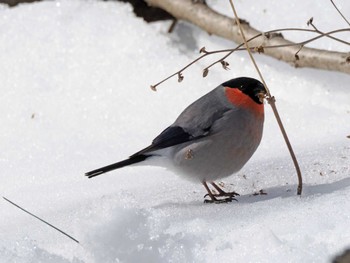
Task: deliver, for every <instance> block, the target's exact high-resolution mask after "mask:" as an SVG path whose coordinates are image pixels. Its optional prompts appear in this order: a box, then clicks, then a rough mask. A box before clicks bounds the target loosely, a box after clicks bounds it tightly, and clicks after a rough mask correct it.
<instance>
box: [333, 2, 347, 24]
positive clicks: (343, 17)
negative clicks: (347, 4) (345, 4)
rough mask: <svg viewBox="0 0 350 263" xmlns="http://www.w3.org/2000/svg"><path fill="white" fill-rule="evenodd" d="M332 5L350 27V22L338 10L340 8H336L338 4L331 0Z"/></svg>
mask: <svg viewBox="0 0 350 263" xmlns="http://www.w3.org/2000/svg"><path fill="white" fill-rule="evenodd" d="M331 3H332V5H333V6H334V8H335V9H337V11H338V13H339V14H340V15H341V17H342V18H343V19H344V20H345V22H346V23H348V25H349V26H350V23H349V21H348V20H347V19H346V17H345V16H344V15H343V14H342V12H340V10H339V9H338V7H337V6H336V4H335V3H334V2H333V0H331Z"/></svg>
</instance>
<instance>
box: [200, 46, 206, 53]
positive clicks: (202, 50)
mask: <svg viewBox="0 0 350 263" xmlns="http://www.w3.org/2000/svg"><path fill="white" fill-rule="evenodd" d="M199 53H204V54H207V53H208V52H207V51H206V50H205V47H202V48H201V49H200V50H199Z"/></svg>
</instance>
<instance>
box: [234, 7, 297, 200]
mask: <svg viewBox="0 0 350 263" xmlns="http://www.w3.org/2000/svg"><path fill="white" fill-rule="evenodd" d="M230 4H231V8H232V10H233V13H234V14H235V18H236V22H237V25H238V27H239V30H240V32H241V35H242V38H243V41H244V44H245V46H246V49H247V51H248V54H249V56H250V59H251V61H252V62H253V64H254V67H255V69H256V71H257V72H258V74H259V76H260V79H261V81H262V82H263V84H264V86H265V89H266V91H267V96H268V98H267V100H268V102H269V104H270V105H271V107H272V110H273V113H274V114H275V117H276V120H277V123H278V125H279V127H280V129H281V132H282V135H283V138H284V140H285V142H286V144H287V147H288V150H289V153H290V155H291V157H292V159H293V163H294V166H295V169H296V171H297V175H298V181H299V183H298V189H297V194H298V195H301V192H302V189H303V179H302V175H301V171H300V167H299V164H298V161H297V159H296V156H295V154H294V151H293V148H292V146H291V144H290V142H289V138H288V136H287V133H286V131H285V129H284V127H283V124H282V121H281V118H280V116H279V114H278V111H277V108H276V104H275V101H276V100H275V97H272V96H271V93H270V91H269V89H268V88H267V85H266V82H265V80H264V77H263V76H262V74H261V72H260V69H259V67H258V65H257V64H256V62H255V59H254V57H253V54H252V52H251V50H250V48H249V44H248V42H247V40H246V38H245V35H244V32H243V29H242V27H241V23H240V21H239V18H238V15H237V12H236V9H235V6H234V4H233V1H232V0H230Z"/></svg>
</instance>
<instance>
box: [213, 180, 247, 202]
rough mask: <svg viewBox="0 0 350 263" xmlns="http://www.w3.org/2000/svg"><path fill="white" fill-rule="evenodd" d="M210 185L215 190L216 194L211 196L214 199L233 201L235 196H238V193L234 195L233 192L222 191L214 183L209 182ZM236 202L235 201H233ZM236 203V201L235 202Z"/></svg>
mask: <svg viewBox="0 0 350 263" xmlns="http://www.w3.org/2000/svg"><path fill="white" fill-rule="evenodd" d="M211 185H212V186H214V188H215V189H216V191H217V192H218V193H215V194H213V196H214V197H228V198H232V199H234V197H236V196H240V194H239V193H236V192H235V191H232V192H225V191H224V190H222V189H221V188H220V187H219V186H218V185H217V184H216V183H214V182H211ZM234 200H236V199H234ZM236 201H237V200H236Z"/></svg>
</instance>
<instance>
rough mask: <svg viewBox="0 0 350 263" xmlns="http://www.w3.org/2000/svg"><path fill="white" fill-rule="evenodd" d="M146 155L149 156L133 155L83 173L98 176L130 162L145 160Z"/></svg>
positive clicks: (88, 175) (90, 176)
mask: <svg viewBox="0 0 350 263" xmlns="http://www.w3.org/2000/svg"><path fill="white" fill-rule="evenodd" d="M148 157H150V155H143V154H140V155H133V156H131V157H130V158H129V159H126V160H123V161H120V162H117V163H114V164H111V165H107V166H105V167H101V168H99V169H96V170H93V171H91V172H87V173H85V176H87V177H89V178H92V177H95V176H98V175H100V174H103V173H107V172H109V171H112V170H115V169H118V168H121V167H124V166H127V165H130V164H134V163H139V162H142V161H144V160H146V159H147V158H148Z"/></svg>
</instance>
